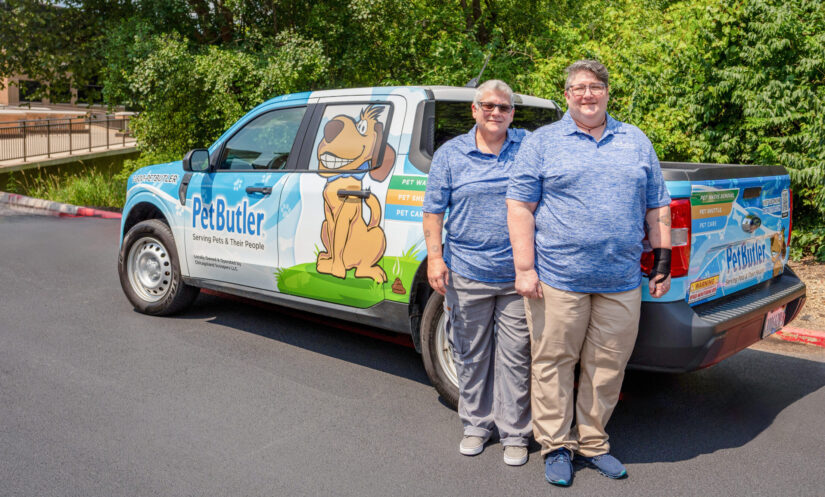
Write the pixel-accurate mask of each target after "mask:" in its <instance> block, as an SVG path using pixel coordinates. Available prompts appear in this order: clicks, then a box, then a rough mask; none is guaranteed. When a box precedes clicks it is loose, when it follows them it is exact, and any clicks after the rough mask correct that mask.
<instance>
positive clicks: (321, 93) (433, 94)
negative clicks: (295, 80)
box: [265, 85, 559, 109]
mask: <svg viewBox="0 0 825 497" xmlns="http://www.w3.org/2000/svg"><path fill="white" fill-rule="evenodd" d="M404 91H406V92H410V93H415V92H421V93H422V94H425V95H426V96H427V97H428V98H432V99H434V100H436V101H445V102H472V101H473V97H474V96H475V91H476V90H475V88H467V87H461V86H439V85H422V86H372V87H363V88H339V89H333V90H318V91H313V92H301V93H291V94H287V95H282V96H279V97H275V98H273V99H271V100H268V101H267V102H265V103H266V104H269V103H274V102H280V101H284V100H298V99H306V98H309V97H312V98H320V97H342V96H348V95H363V94H369V95H391V94H397V93H400V92H404ZM514 100H515V103H516V105H527V106H530V107H542V108H549V109H559V106H558V104H556V102H554V101H552V100H548V99H545V98H539V97H534V96H532V95H523V94H521V93H515V94H514Z"/></svg>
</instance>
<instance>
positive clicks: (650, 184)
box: [644, 137, 670, 209]
mask: <svg viewBox="0 0 825 497" xmlns="http://www.w3.org/2000/svg"><path fill="white" fill-rule="evenodd" d="M644 143H645V147H646V148H647V151H646V152H647V153H646V155H647V160H648V166H649V167H648V168H647V192H646V202H647V208H648V209H655V208H657V207H664V206H665V205H669V204H670V195H669V194H668V192H667V185H666V184H665V180H664V178H663V177H662V168H661V166H660V165H659V157H657V156H656V150H654V149H653V144H652V143H650V140H648V139H647V137H645V138H644Z"/></svg>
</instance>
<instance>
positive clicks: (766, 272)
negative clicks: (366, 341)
mask: <svg viewBox="0 0 825 497" xmlns="http://www.w3.org/2000/svg"><path fill="white" fill-rule="evenodd" d="M756 188H761V190H759V194H758V195H756V196H754V197H753V198H745V192H746V190H748V189H750V190H748V191H751V192H753V191H756V190H755V189H756ZM789 188H790V179H789V178H788V176H771V177H760V178H740V179H730V180H720V181H704V182H695V183H693V185H692V188H691V208H692V211H693V212H692V214H693V215H692V216H691V235H692V236H691V238H692V240H691V259H690V270H689V272H688V277H687V280H688V284H687V288H686V292H685V297H684V298H685V300H687V302H688V303H690V304H692V305H693V304H699V303H702V302H707V301H709V300H713V299H716V298H719V297H722V296H724V295H730V294H731V293H734V292H736V291H738V290H741V289H743V288H746V287H749V286H752V285H755V284H757V283H760V282H762V281H765V280H767V279H770V278H772V277H773V276H774V275H775V274H776V273H777V271H781V270H782V268H783V267H784V264H785V262H787V260H788V250H787V247H786V243H787V238H788V230H789V227H790V191H789ZM702 195H704V197H703V196H702ZM726 199H729V200H731V201H729V202H727V201H726ZM703 200H705V201H707V202H709V203H703ZM699 209H704V210H699ZM717 211H718V212H717ZM717 214H718V215H717ZM749 216H750V217H751V219H753V218H754V217H758V218H759V220H760V221H761V224H760V225H759V227H757V228H756V229H755V230H754V231H753V232H752V233H748V232H746V231H745V230H744V229H743V227H742V226H743V221H745V219H746V218H748V217H749Z"/></svg>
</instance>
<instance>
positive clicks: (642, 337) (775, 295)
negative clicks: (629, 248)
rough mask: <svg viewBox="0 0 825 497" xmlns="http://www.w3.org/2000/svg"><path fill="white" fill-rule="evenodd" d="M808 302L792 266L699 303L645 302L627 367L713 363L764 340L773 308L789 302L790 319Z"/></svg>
mask: <svg viewBox="0 0 825 497" xmlns="http://www.w3.org/2000/svg"><path fill="white" fill-rule="evenodd" d="M804 302H805V283H803V282H802V280H800V279H799V278H798V277H797V276H796V274H794V272H793V271H791V269H790V268H787V267H786V268H785V272H784V273H782V274H781V275H780V276H777V277H776V278H773V279H771V280H768V281H765V282H763V283H760V284H759V285H755V286H753V287H751V288H748V289H747V290H743V291H740V292H737V293H735V294H734V295H730V296H728V297H725V298H722V299H719V300H717V301H713V302H708V303H706V304H700V305H697V306H695V307H690V306H689V305H688V304H687V303H686V302H684V301H681V302H667V303H656V302H643V303H642V316H641V320H640V323H639V337H638V338H637V339H636V346H635V348H634V349H633V355H631V357H630V362H629V363H628V367H629V368H632V369H645V370H653V371H671V372H685V371H693V370H696V369H701V368H704V367H707V366H711V365H713V364H716V363H717V362H719V361H721V360H723V359H725V358H726V357H730V356H731V355H733V354H735V353H736V352H739V351H740V350H742V349H744V348H746V347H748V346H750V345H752V344H753V343H755V342H757V341H759V340H761V339H762V328H763V326H764V323H765V315H766V314H768V312H770V311H772V310H774V309H776V308H778V307H780V306H783V305H785V306H786V307H785V324H787V323H789V322H790V321H792V320H793V318H795V317H796V315H797V314H798V313H799V310H800V309H801V308H802V305H803V304H804Z"/></svg>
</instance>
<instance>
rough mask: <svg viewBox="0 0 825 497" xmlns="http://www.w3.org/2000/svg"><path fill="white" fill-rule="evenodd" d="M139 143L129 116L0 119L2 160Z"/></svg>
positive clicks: (27, 158) (0, 159)
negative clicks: (5, 120) (133, 134)
mask: <svg viewBox="0 0 825 497" xmlns="http://www.w3.org/2000/svg"><path fill="white" fill-rule="evenodd" d="M134 143H135V138H134V136H132V133H131V131H130V129H129V116H122V117H105V118H96V119H94V118H86V117H84V118H63V119H37V120H33V121H15V122H8V123H0V161H7V160H15V159H23V161H27V160H29V159H31V158H34V157H37V158H38V159H43V158H51V156H52V155H54V154H61V153H67V152H68V153H69V154H70V155H71V154H74V153H76V152H86V153H90V152H94V151H95V150H98V149H109V148H111V147H113V146H117V147H125V146H127V145H131V144H134Z"/></svg>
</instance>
